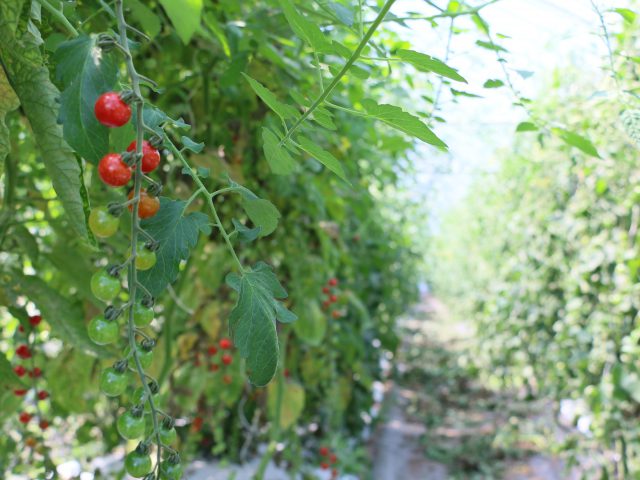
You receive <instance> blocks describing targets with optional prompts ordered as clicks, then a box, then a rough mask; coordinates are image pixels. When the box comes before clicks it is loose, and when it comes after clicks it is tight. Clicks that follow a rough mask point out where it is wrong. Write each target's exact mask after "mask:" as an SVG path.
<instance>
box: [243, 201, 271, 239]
mask: <svg viewBox="0 0 640 480" xmlns="http://www.w3.org/2000/svg"><path fill="white" fill-rule="evenodd" d="M242 208H244V211H245V212H246V213H247V215H248V217H249V218H250V219H251V221H252V222H253V223H254V225H255V226H256V227H260V229H261V230H260V236H261V237H266V236H267V235H269V234H271V233H273V231H274V230H275V229H276V227H277V226H278V219H279V218H280V212H279V211H278V209H277V208H276V207H275V205H274V204H273V203H271V202H270V201H269V200H265V199H264V198H255V199H247V198H245V199H243V201H242Z"/></svg>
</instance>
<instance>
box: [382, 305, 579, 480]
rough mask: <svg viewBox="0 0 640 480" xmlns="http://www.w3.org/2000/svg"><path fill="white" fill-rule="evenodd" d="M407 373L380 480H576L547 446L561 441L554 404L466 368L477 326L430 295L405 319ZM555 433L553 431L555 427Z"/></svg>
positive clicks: (395, 393) (392, 401) (386, 434)
mask: <svg viewBox="0 0 640 480" xmlns="http://www.w3.org/2000/svg"><path fill="white" fill-rule="evenodd" d="M400 328H401V331H402V335H403V341H402V347H401V349H400V353H399V359H398V360H397V361H398V368H399V375H398V378H397V379H396V381H395V382H390V384H389V385H388V393H387V400H386V401H385V407H384V409H385V411H386V414H385V423H384V424H383V425H381V426H380V428H379V430H378V431H377V433H376V435H374V440H373V443H372V446H371V451H372V455H373V457H372V458H373V459H374V470H373V479H374V480H400V479H402V480H414V479H415V480H448V479H461V480H462V479H503V480H534V479H539V480H573V479H576V480H577V479H578V478H580V475H579V473H578V472H577V471H571V472H567V471H565V468H564V462H563V461H562V460H561V459H559V458H555V457H553V456H550V455H548V454H546V453H544V452H543V451H542V448H543V447H545V446H547V447H548V446H549V445H548V441H547V440H548V438H549V435H556V439H557V440H560V437H559V435H560V434H559V433H558V432H557V427H555V424H554V422H553V418H552V417H550V412H551V411H552V409H551V408H549V404H548V403H546V404H545V403H543V402H539V401H538V402H531V401H525V400H523V399H519V398H517V396H516V395H514V394H513V393H508V392H495V391H490V390H488V389H485V388H483V387H482V385H480V384H479V382H478V381H477V380H476V379H474V378H472V376H471V375H470V374H469V371H468V370H467V369H465V368H463V365H461V362H462V361H463V359H464V350H465V346H466V345H467V344H468V342H469V339H470V337H471V336H472V335H473V332H472V331H471V330H470V329H469V328H468V327H466V326H465V325H464V324H455V323H453V322H452V320H451V315H450V314H449V311H448V309H447V307H446V305H444V304H443V303H442V302H440V301H439V300H438V299H437V298H435V297H433V296H431V295H427V296H425V297H424V299H423V301H422V302H421V303H420V305H418V306H417V308H415V310H414V312H413V314H412V315H411V316H409V317H407V318H404V319H403V320H401V325H400ZM550 432H551V433H550Z"/></svg>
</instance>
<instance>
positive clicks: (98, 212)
mask: <svg viewBox="0 0 640 480" xmlns="http://www.w3.org/2000/svg"><path fill="white" fill-rule="evenodd" d="M119 224H120V219H119V218H118V217H114V216H113V215H111V214H110V213H109V211H108V210H107V209H106V208H105V207H96V208H94V209H93V210H91V213H90V214H89V228H90V229H91V231H92V232H93V234H94V235H95V236H96V237H99V238H109V237H110V236H112V235H113V234H114V233H116V232H117V231H118V225H119Z"/></svg>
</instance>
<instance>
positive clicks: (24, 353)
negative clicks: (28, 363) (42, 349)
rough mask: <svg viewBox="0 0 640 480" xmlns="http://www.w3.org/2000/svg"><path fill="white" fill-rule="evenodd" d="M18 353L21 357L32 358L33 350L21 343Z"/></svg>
mask: <svg viewBox="0 0 640 480" xmlns="http://www.w3.org/2000/svg"><path fill="white" fill-rule="evenodd" d="M16 355H17V356H19V357H20V358H31V351H30V350H29V347H27V346H26V345H20V346H19V347H18V348H16Z"/></svg>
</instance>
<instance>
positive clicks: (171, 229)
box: [138, 197, 211, 296]
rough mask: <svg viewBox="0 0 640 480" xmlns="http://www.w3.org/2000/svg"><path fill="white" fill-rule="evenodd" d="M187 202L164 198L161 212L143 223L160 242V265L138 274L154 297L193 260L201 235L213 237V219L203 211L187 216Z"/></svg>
mask: <svg viewBox="0 0 640 480" xmlns="http://www.w3.org/2000/svg"><path fill="white" fill-rule="evenodd" d="M186 205H187V202H185V201H182V200H170V199H168V198H165V197H161V198H160V210H158V213H157V214H156V215H155V216H153V217H151V218H149V219H146V220H143V221H142V222H141V226H142V228H144V229H145V231H146V232H147V233H148V234H149V235H151V236H152V237H153V238H154V239H155V240H156V241H157V242H158V243H159V245H160V246H159V248H158V250H157V251H156V259H157V261H156V264H155V265H154V266H153V267H152V268H150V269H149V270H145V271H142V272H139V273H138V279H139V280H140V282H141V283H142V284H143V285H144V286H145V287H146V288H147V290H149V291H150V292H151V293H152V294H153V295H155V296H158V295H159V294H160V293H162V291H163V290H164V289H165V288H166V287H167V285H168V284H170V283H172V282H173V281H175V279H176V277H177V276H178V271H179V266H180V262H181V261H182V260H186V259H187V258H189V254H190V252H191V250H192V249H193V248H194V247H195V246H196V243H197V242H198V235H199V234H200V232H202V233H205V234H207V235H208V234H209V233H211V227H210V225H209V218H208V217H207V216H206V215H205V214H204V213H201V212H192V213H188V214H186V213H185V211H184V209H185V207H186Z"/></svg>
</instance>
